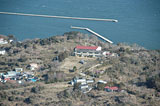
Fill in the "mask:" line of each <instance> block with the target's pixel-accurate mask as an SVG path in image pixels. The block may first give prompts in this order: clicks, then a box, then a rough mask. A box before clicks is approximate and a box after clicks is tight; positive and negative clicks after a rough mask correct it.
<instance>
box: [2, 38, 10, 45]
mask: <svg viewBox="0 0 160 106" xmlns="http://www.w3.org/2000/svg"><path fill="white" fill-rule="evenodd" d="M7 43H8V42H7V40H5V39H4V38H3V37H0V44H1V45H3V44H7Z"/></svg>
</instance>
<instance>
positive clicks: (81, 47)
mask: <svg viewBox="0 0 160 106" xmlns="http://www.w3.org/2000/svg"><path fill="white" fill-rule="evenodd" d="M97 48H98V46H76V49H89V50H96V49H97Z"/></svg>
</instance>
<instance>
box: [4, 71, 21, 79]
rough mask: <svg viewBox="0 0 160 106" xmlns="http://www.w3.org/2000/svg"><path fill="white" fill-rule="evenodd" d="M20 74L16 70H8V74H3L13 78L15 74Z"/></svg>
mask: <svg viewBox="0 0 160 106" xmlns="http://www.w3.org/2000/svg"><path fill="white" fill-rule="evenodd" d="M18 74H20V73H18V72H15V71H9V72H7V74H6V75H3V76H4V77H5V78H12V77H15V76H16V75H18Z"/></svg>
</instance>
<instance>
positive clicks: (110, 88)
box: [105, 86, 118, 92]
mask: <svg viewBox="0 0 160 106" xmlns="http://www.w3.org/2000/svg"><path fill="white" fill-rule="evenodd" d="M105 91H107V92H113V91H118V87H116V86H114V87H109V86H106V87H105Z"/></svg>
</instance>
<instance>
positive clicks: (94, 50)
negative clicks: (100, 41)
mask: <svg viewBox="0 0 160 106" xmlns="http://www.w3.org/2000/svg"><path fill="white" fill-rule="evenodd" d="M101 49H102V47H100V46H76V47H75V49H74V55H75V56H83V57H88V56H89V57H99V56H101V54H102V53H101Z"/></svg>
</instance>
